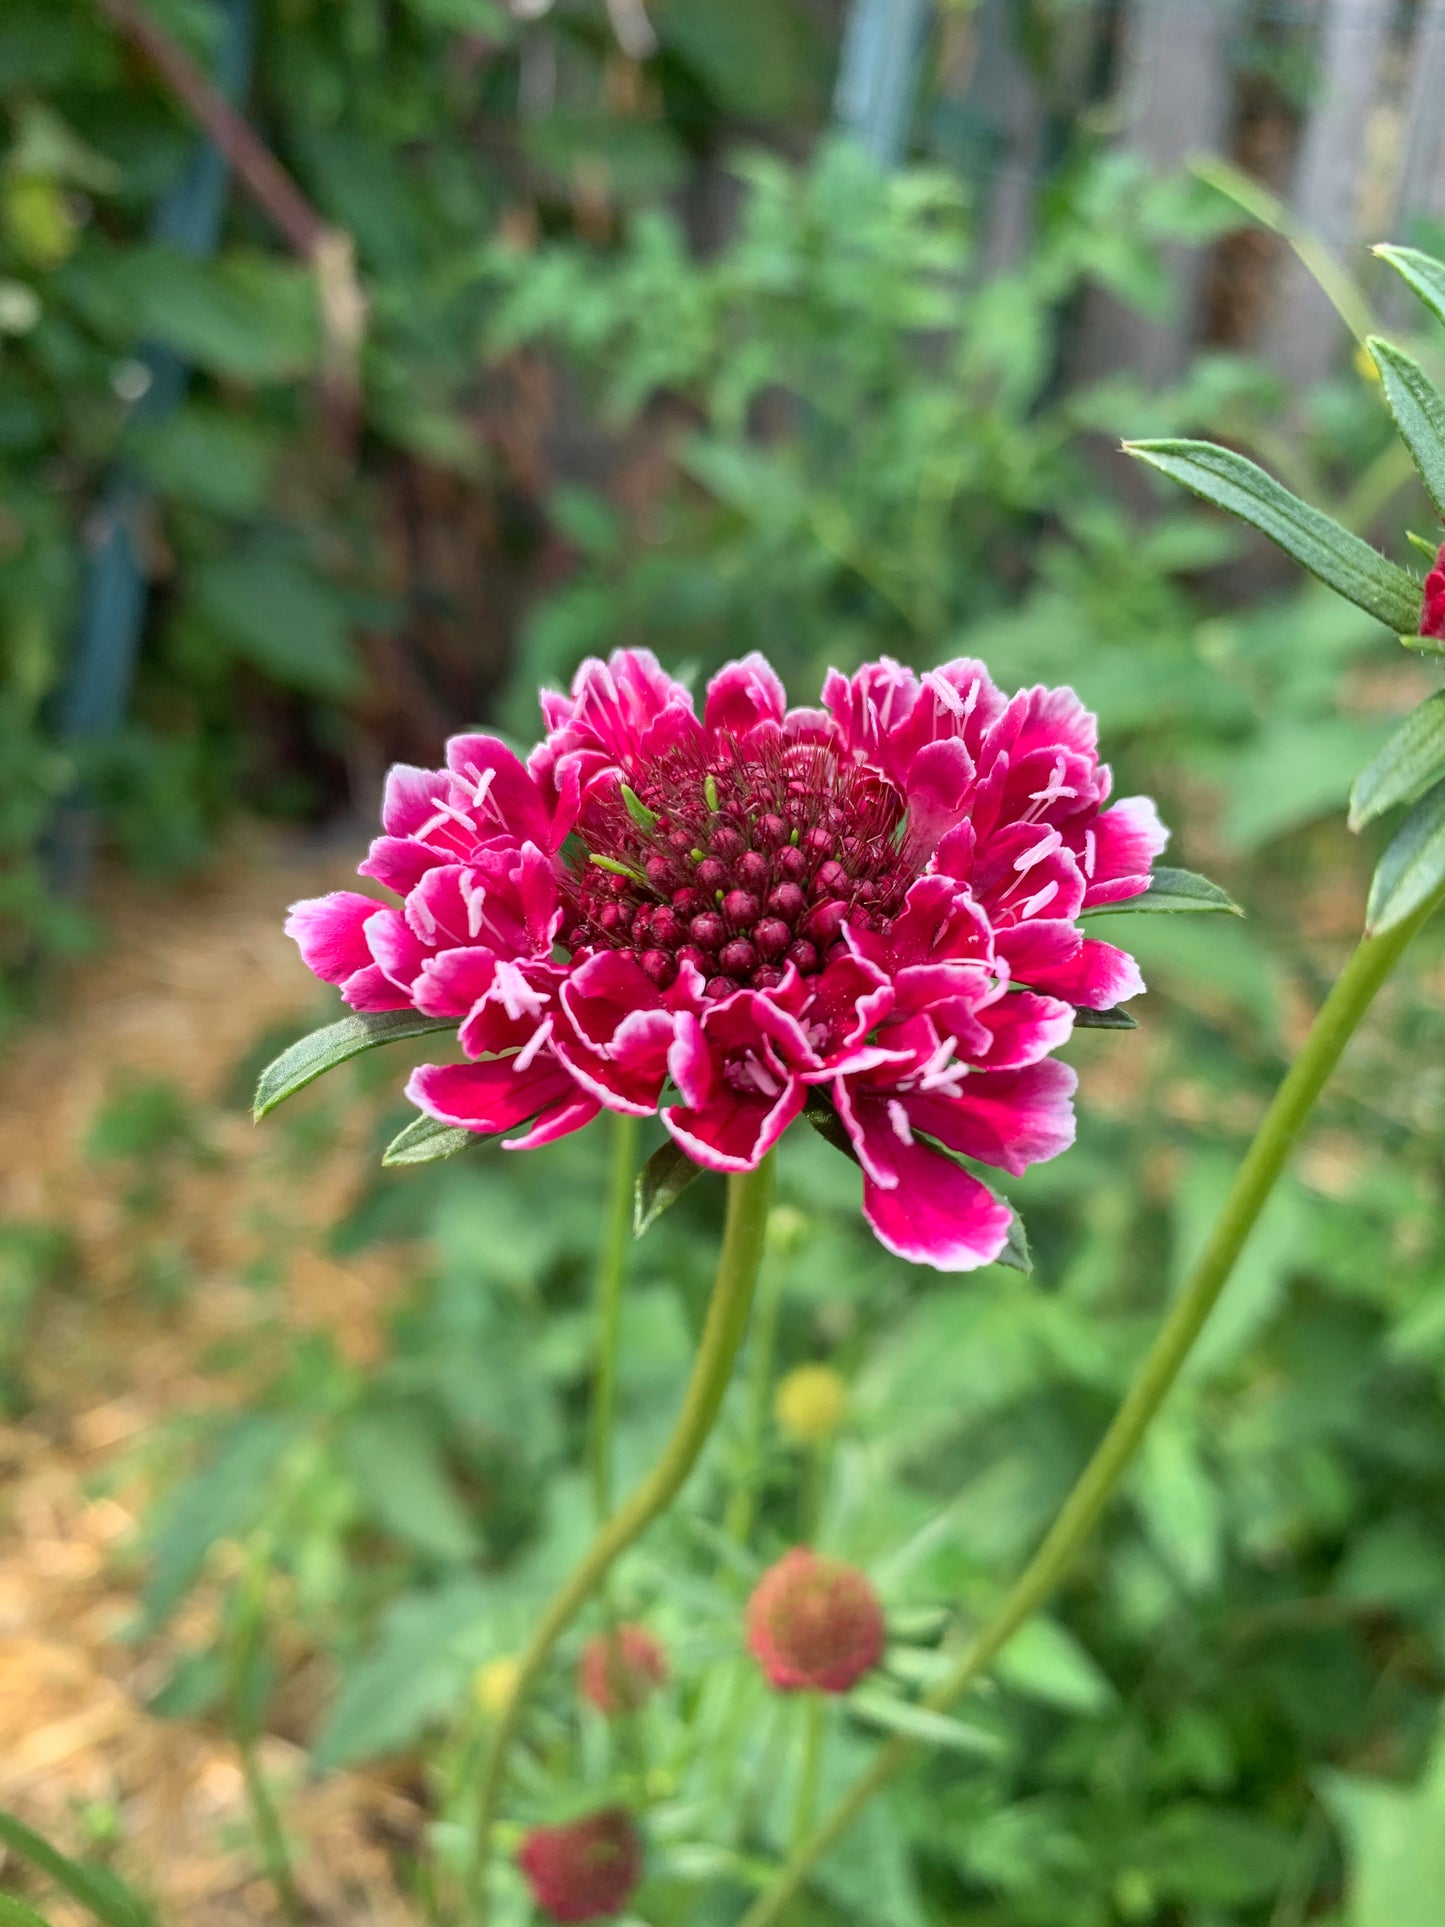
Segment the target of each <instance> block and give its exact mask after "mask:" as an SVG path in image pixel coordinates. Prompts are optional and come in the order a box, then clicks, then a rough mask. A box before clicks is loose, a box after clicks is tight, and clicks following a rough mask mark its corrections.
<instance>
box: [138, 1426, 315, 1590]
mask: <svg viewBox="0 0 1445 1927" xmlns="http://www.w3.org/2000/svg"><path fill="white" fill-rule="evenodd" d="M300 1435H301V1421H300V1419H299V1418H298V1417H295V1416H291V1415H282V1414H279V1413H271V1412H257V1413H252V1414H250V1415H249V1416H247V1417H245V1418H241V1419H237V1420H236V1421H235V1422H234V1423H233V1424H232V1425H231V1426H230V1427H229V1428H228V1429H227V1431H226V1432H225V1434H224V1436H223V1437H222V1440H221V1442H220V1443H219V1444H218V1445H217V1446H216V1447H215V1449H214V1451H213V1452H212V1455H211V1459H210V1463H209V1464H208V1465H206V1466H205V1467H204V1468H203V1469H202V1470H201V1471H200V1472H198V1473H196V1474H195V1475H194V1477H192V1478H189V1479H187V1480H186V1481H185V1482H184V1484H182V1485H181V1486H180V1487H179V1488H178V1489H177V1490H176V1491H175V1492H174V1493H172V1494H171V1496H170V1499H169V1501H168V1502H167V1504H166V1506H165V1508H164V1510H163V1512H162V1515H161V1522H160V1526H159V1529H158V1530H157V1532H156V1533H155V1537H154V1541H153V1557H152V1565H151V1577H150V1583H149V1584H148V1585H147V1587H146V1589H145V1598H144V1603H145V1613H146V1619H147V1622H148V1623H149V1624H150V1626H152V1627H156V1626H159V1625H160V1624H162V1622H163V1621H165V1620H166V1619H168V1618H169V1617H170V1615H171V1614H172V1613H173V1612H174V1611H175V1609H176V1607H177V1606H178V1605H179V1604H180V1603H181V1601H182V1599H183V1598H184V1597H185V1595H186V1594H187V1592H189V1590H190V1588H191V1586H192V1585H193V1584H194V1582H195V1580H196V1579H197V1577H198V1576H199V1574H200V1571H201V1567H202V1566H203V1565H204V1564H205V1560H206V1555H207V1554H208V1553H209V1552H210V1550H211V1548H212V1546H214V1545H215V1544H216V1542H217V1540H218V1539H227V1538H231V1537H233V1536H234V1535H235V1534H237V1533H239V1532H243V1531H244V1530H245V1529H246V1528H247V1527H248V1526H249V1525H250V1524H251V1523H252V1522H253V1520H255V1519H256V1517H257V1516H258V1515H259V1513H260V1512H261V1510H262V1509H263V1507H264V1506H265V1504H266V1502H267V1487H268V1481H269V1480H270V1478H271V1475H272V1473H273V1472H274V1471H275V1470H276V1468H277V1466H278V1465H279V1464H280V1462H281V1460H282V1458H283V1457H284V1456H285V1454H286V1453H287V1451H288V1450H289V1449H290V1447H291V1446H292V1445H293V1444H294V1443H295V1441H296V1440H297V1438H299V1437H300Z"/></svg>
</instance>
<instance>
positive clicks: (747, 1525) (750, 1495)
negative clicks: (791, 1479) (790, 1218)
mask: <svg viewBox="0 0 1445 1927" xmlns="http://www.w3.org/2000/svg"><path fill="white" fill-rule="evenodd" d="M782 1284H783V1273H782V1267H781V1266H780V1265H779V1264H778V1263H777V1261H776V1259H775V1260H774V1261H773V1263H772V1264H770V1265H769V1266H768V1268H767V1275H766V1277H765V1279H764V1282H763V1288H762V1290H761V1291H760V1292H759V1293H758V1313H757V1317H756V1318H755V1319H754V1321H753V1340H752V1343H751V1345H749V1347H748V1430H747V1437H746V1438H745V1440H744V1442H743V1451H742V1457H741V1462H740V1464H739V1466H738V1473H737V1482H736V1484H735V1485H734V1487H733V1494H732V1497H731V1499H730V1500H729V1501H728V1508H727V1512H726V1514H725V1516H724V1519H723V1526H724V1529H725V1530H726V1532H727V1534H728V1536H729V1537H730V1538H732V1539H735V1540H736V1541H737V1543H738V1544H739V1545H740V1546H745V1545H746V1544H747V1543H748V1540H749V1539H750V1538H751V1537H752V1532H753V1516H754V1514H755V1512H756V1510H757V1501H758V1474H759V1471H760V1468H761V1464H762V1455H763V1439H764V1436H765V1435H766V1432H767V1429H768V1394H769V1392H770V1391H771V1390H772V1386H773V1348H774V1346H775V1345H776V1343H777V1336H778V1305H779V1301H780V1299H781V1297H782Z"/></svg>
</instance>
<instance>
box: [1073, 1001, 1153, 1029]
mask: <svg viewBox="0 0 1445 1927" xmlns="http://www.w3.org/2000/svg"><path fill="white" fill-rule="evenodd" d="M1138 1028H1139V1020H1138V1018H1137V1017H1131V1016H1130V1015H1129V1013H1128V1011H1127V1010H1125V1008H1124V1006H1123V1005H1122V1004H1115V1005H1114V1006H1113V1008H1112V1009H1110V1010H1090V1009H1089V1007H1088V1006H1087V1004H1083V1005H1080V1007H1079V1008H1078V1009H1077V1010H1076V1011H1075V1012H1074V1029H1075V1030H1138Z"/></svg>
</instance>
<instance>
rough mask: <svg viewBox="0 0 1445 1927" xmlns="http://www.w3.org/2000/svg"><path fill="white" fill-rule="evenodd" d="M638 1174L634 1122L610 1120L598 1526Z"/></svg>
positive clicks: (608, 1505) (607, 1487) (597, 1417)
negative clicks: (610, 1148) (610, 1143)
mask: <svg viewBox="0 0 1445 1927" xmlns="http://www.w3.org/2000/svg"><path fill="white" fill-rule="evenodd" d="M636 1168H637V1119H636V1118H635V1117H629V1116H627V1115H626V1114H625V1113H623V1112H621V1111H614V1112H613V1114H612V1181H611V1184H610V1186H609V1190H608V1202H607V1235H606V1237H605V1238H604V1240H603V1244H602V1255H601V1258H600V1260H599V1262H598V1266H597V1376H596V1378H595V1380H594V1383H593V1392H592V1499H593V1504H594V1506H595V1507H596V1511H597V1523H598V1524H599V1525H601V1523H602V1522H603V1520H604V1519H605V1518H606V1517H607V1515H608V1514H609V1513H610V1512H611V1510H612V1472H613V1466H612V1439H613V1433H614V1432H615V1430H616V1427H617V1353H618V1344H619V1341H620V1338H621V1333H622V1287H623V1285H624V1283H625V1282H626V1278H627V1251H628V1246H629V1244H630V1243H631V1234H632V1180H633V1173H634V1172H635V1170H636Z"/></svg>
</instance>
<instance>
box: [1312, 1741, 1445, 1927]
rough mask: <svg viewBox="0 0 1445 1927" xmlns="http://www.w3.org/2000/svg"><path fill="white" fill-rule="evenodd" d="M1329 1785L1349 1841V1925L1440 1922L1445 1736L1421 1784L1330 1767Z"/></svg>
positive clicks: (1421, 1926) (1444, 1885)
mask: <svg viewBox="0 0 1445 1927" xmlns="http://www.w3.org/2000/svg"><path fill="white" fill-rule="evenodd" d="M1323 1791H1324V1795H1325V1799H1326V1801H1327V1803H1328V1805H1329V1807H1330V1809H1331V1811H1332V1812H1333V1813H1334V1815H1335V1819H1336V1821H1337V1823H1338V1824H1339V1827H1340V1829H1341V1831H1342V1833H1343V1834H1344V1838H1345V1843H1346V1846H1347V1848H1348V1853H1347V1855H1346V1858H1347V1861H1348V1865H1349V1881H1348V1891H1349V1911H1348V1913H1347V1914H1346V1916H1345V1919H1346V1920H1347V1921H1348V1923H1349V1927H1439V1922H1440V1896H1441V1894H1442V1893H1445V1744H1437V1746H1436V1749H1435V1758H1434V1761H1433V1763H1432V1765H1431V1766H1430V1767H1429V1768H1428V1769H1427V1771H1426V1773H1425V1776H1424V1778H1423V1779H1422V1780H1421V1781H1420V1782H1419V1784H1418V1785H1417V1786H1413V1787H1411V1786H1392V1785H1390V1784H1389V1783H1388V1782H1387V1781H1384V1780H1371V1779H1366V1778H1364V1777H1363V1776H1360V1777H1356V1776H1354V1775H1349V1774H1343V1773H1331V1774H1330V1775H1328V1777H1327V1778H1326V1780H1325V1782H1324V1788H1323Z"/></svg>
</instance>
